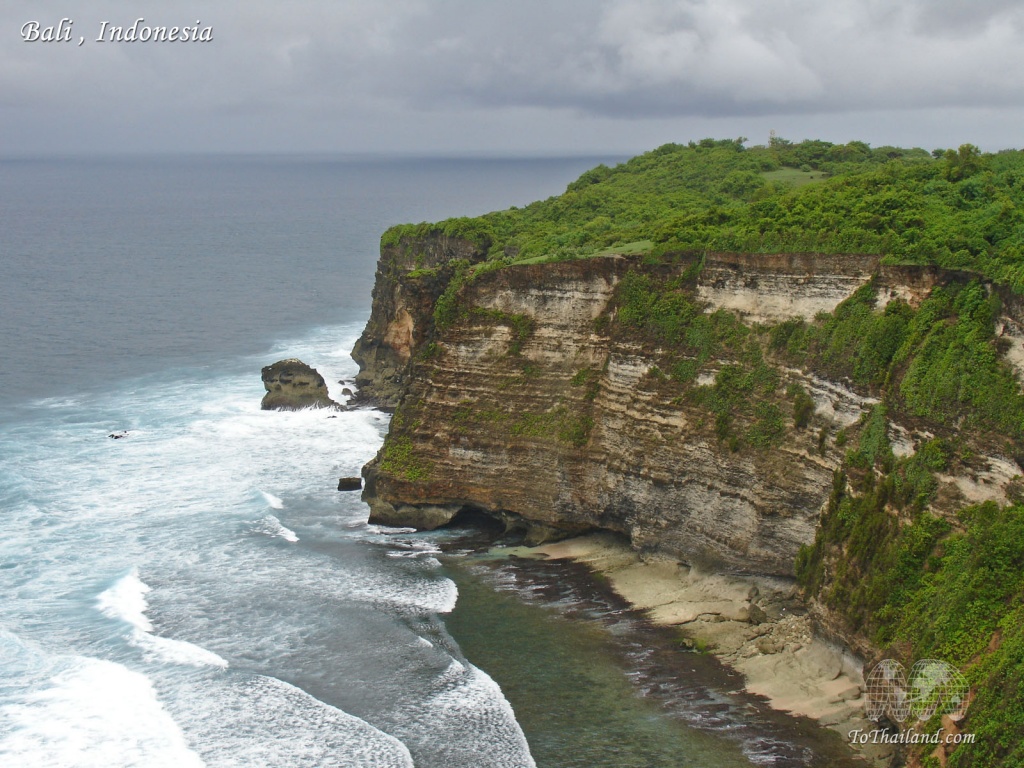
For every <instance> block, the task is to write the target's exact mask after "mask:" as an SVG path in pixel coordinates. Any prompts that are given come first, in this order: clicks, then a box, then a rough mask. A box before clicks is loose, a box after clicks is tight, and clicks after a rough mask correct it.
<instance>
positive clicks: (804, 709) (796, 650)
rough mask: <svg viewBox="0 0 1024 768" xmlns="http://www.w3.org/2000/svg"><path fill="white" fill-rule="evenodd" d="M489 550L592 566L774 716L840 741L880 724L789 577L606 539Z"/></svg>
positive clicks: (854, 670)
mask: <svg viewBox="0 0 1024 768" xmlns="http://www.w3.org/2000/svg"><path fill="white" fill-rule="evenodd" d="M493 551H494V553H495V554H498V555H504V556H510V557H520V558H537V559H551V560H560V559H569V560H572V561H575V562H578V563H582V564H584V565H586V566H588V567H589V568H590V569H591V570H592V571H593V572H594V573H595V574H597V575H598V577H599V578H602V579H607V581H608V584H609V585H610V586H611V588H612V589H613V590H614V591H615V592H616V593H617V594H618V595H620V596H621V597H622V598H623V599H624V600H626V601H627V602H628V603H629V605H631V606H632V607H634V608H636V609H638V610H641V611H643V613H644V614H645V615H646V616H647V617H648V618H649V619H650V621H651V622H652V623H653V624H655V625H657V626H663V627H674V628H677V629H678V630H679V631H680V633H681V634H682V635H683V638H684V642H687V643H688V644H690V645H691V647H693V648H694V649H696V650H701V651H706V652H709V653H712V654H714V656H715V657H716V658H718V659H719V660H720V661H722V662H723V663H724V664H726V665H727V666H728V667H730V668H732V669H734V670H736V671H737V672H738V673H740V674H741V675H742V676H743V680H744V689H745V690H746V691H747V692H749V693H752V694H756V695H759V696H763V697H764V698H765V699H767V701H768V702H769V703H770V705H771V706H772V707H773V708H775V709H777V710H780V711H784V712H788V713H790V714H793V715H801V716H805V717H809V718H811V719H813V720H815V721H817V722H818V723H820V724H821V725H822V726H825V727H827V728H829V729H831V730H833V731H835V732H837V733H838V734H839V735H840V736H841V737H842V738H843V739H844V740H845V739H847V738H848V734H849V733H850V731H853V730H857V729H862V730H864V731H871V730H873V729H875V728H877V727H878V725H877V724H876V723H874V722H872V721H870V720H868V719H866V718H865V717H864V702H863V685H864V678H863V676H862V673H861V669H862V662H861V661H860V660H859V659H857V658H856V657H855V656H854V655H853V654H851V653H850V652H848V651H846V650H845V649H843V648H840V647H839V646H837V645H836V644H834V643H831V642H829V641H827V640H825V639H823V638H821V637H820V636H818V635H816V634H815V632H814V628H813V626H812V620H811V617H810V616H809V615H808V613H807V610H806V607H805V605H804V604H803V602H802V601H801V600H800V598H799V597H798V595H797V593H796V588H795V586H794V584H793V583H792V581H791V580H786V579H779V578H772V577H755V576H739V575H726V574H722V573H711V572H703V571H701V570H699V569H697V568H693V567H688V566H685V565H683V564H681V563H679V562H678V561H676V560H672V559H669V558H664V557H655V558H649V559H644V558H641V556H640V555H639V554H638V553H637V552H636V551H635V550H633V549H632V548H631V547H630V546H629V544H628V542H626V541H624V540H623V539H622V538H621V537H618V536H615V535H612V534H604V533H596V534H590V535H586V536H580V537H577V538H573V539H567V540H565V541H561V542H558V543H554V544H546V545H541V546H538V547H513V548H498V549H496V550H493ZM857 749H858V751H859V753H860V754H861V755H862V756H863V757H864V758H865V759H866V760H868V761H869V762H870V763H871V764H873V765H876V766H884V765H888V764H889V762H890V760H891V758H892V754H893V750H892V748H891V747H888V746H886V745H881V744H879V745H873V744H864V745H858V747H857Z"/></svg>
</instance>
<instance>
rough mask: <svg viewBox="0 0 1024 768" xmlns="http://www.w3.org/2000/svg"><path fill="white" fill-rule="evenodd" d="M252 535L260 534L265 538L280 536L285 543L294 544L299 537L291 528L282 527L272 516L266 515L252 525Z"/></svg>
mask: <svg viewBox="0 0 1024 768" xmlns="http://www.w3.org/2000/svg"><path fill="white" fill-rule="evenodd" d="M252 532H253V533H262V534H264V535H266V536H280V537H281V538H282V539H284V540H285V541H290V542H293V543H294V542H296V541H298V540H299V536H298V534H297V533H295V531H293V530H292V529H291V528H288V527H286V526H284V525H283V524H282V523H281V521H280V520H278V519H277V518H276V517H274V516H273V515H266V516H265V517H263V518H261V519H259V520H257V521H256V522H255V523H253V524H252Z"/></svg>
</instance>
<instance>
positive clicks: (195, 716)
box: [180, 675, 413, 768]
mask: <svg viewBox="0 0 1024 768" xmlns="http://www.w3.org/2000/svg"><path fill="white" fill-rule="evenodd" d="M180 696H181V700H182V707H183V710H184V712H185V713H186V714H183V717H182V726H183V728H185V730H186V732H187V733H188V735H189V737H190V739H191V740H192V742H193V743H194V744H196V745H197V747H196V748H197V749H198V750H199V752H200V754H201V755H202V757H203V759H204V760H206V762H207V763H208V764H210V765H211V766H212V765H216V766H223V767H224V768H227V767H228V766H239V768H249V766H253V765H272V766H275V768H290V767H291V766H295V767H296V768H298V767H299V766H325V765H329V766H332V767H337V768H413V759H412V755H411V754H410V753H409V750H408V749H407V748H406V746H405V744H403V743H402V742H401V741H399V740H398V739H397V738H395V737H394V736H391V735H389V734H387V733H385V732H384V731H382V730H380V729H378V728H376V727H374V726H373V725H371V724H370V723H368V722H366V721H365V720H362V719H361V718H358V717H356V716H354V715H350V714H349V713H347V712H344V711H342V710H340V709H338V708H336V707H332V706H330V705H329V704H325V703H324V702H322V701H320V700H319V699H316V698H314V697H313V696H310V695H309V694H308V693H306V692H305V691H303V690H301V689H299V688H297V687H295V686H294V685H290V684H289V683H286V682H283V681H282V680H278V679H276V678H273V677H266V676H263V675H253V676H251V677H247V678H245V679H240V680H232V681H227V682H226V684H224V685H222V686H216V687H210V686H209V685H208V684H203V687H202V688H199V689H197V690H195V691H194V692H190V691H188V690H183V691H182V692H181V693H180Z"/></svg>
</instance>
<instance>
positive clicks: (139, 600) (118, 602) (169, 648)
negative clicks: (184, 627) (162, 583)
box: [96, 568, 228, 668]
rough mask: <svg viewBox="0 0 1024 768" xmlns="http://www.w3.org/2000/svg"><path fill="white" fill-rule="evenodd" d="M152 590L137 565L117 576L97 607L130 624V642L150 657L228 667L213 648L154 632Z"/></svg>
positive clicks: (172, 661)
mask: <svg viewBox="0 0 1024 768" xmlns="http://www.w3.org/2000/svg"><path fill="white" fill-rule="evenodd" d="M149 591H150V587H149V585H148V584H146V583H145V582H144V581H142V579H140V578H139V571H138V569H137V568H132V569H131V570H130V571H129V572H128V573H127V574H125V575H124V576H122V577H121V578H120V579H118V580H117V582H116V583H115V584H114V586H112V587H110V588H109V589H107V590H104V591H103V592H101V593H100V594H99V595H98V596H97V598H96V607H97V608H98V609H99V611H100V613H102V614H103V615H104V616H107V617H109V618H111V619H118V620H120V621H124V622H127V623H128V624H129V625H131V627H132V631H131V633H130V635H129V638H128V642H129V643H130V644H131V645H133V646H135V647H136V648H139V649H141V650H142V651H143V652H144V654H145V657H146V659H147V661H163V662H169V663H171V664H185V665H188V666H192V667H206V666H209V667H221V668H227V666H228V662H227V660H226V659H224V658H222V657H220V656H218V655H217V654H216V653H214V652H213V651H208V650H206V649H205V648H202V647H200V646H198V645H195V644H194V643H189V642H186V641H185V640H175V639H173V638H170V637H160V636H159V635H154V634H151V633H152V632H153V623H152V622H151V621H150V620H149V617H147V616H146V611H147V610H148V608H149V604H148V603H147V602H146V594H147V593H148V592H149Z"/></svg>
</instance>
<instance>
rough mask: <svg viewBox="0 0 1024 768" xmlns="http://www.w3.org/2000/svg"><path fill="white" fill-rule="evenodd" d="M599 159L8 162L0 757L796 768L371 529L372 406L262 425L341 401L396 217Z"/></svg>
mask: <svg viewBox="0 0 1024 768" xmlns="http://www.w3.org/2000/svg"><path fill="white" fill-rule="evenodd" d="M603 160H605V161H606V162H608V159H607V158H604V159H603ZM597 161H598V159H578V158H577V159H563V160H559V159H543V160H414V159H395V160H387V159H365V158H363V159H358V158H356V159H352V158H348V159H346V158H330V157H322V158H318V157H270V158H264V157H253V158H246V157H228V158H212V157H211V158H206V157H183V158H175V157H163V158H132V159H102V158H91V159H60V160H52V159H51V160H17V161H11V160H7V161H0V205H2V213H0V216H2V219H0V259H2V264H3V271H2V274H3V279H2V280H0V344H2V348H0V359H2V362H3V365H2V366H0V399H2V400H0V405H2V409H0V414H2V415H0V511H2V521H3V534H4V535H3V536H2V537H0V594H3V595H4V598H3V600H2V601H0V765H4V766H7V765H10V766H19V767H28V768H33V767H36V766H38V767H40V768H43V767H46V768H49V767H50V766H73V767H75V768H78V767H83V768H84V767H85V766H104V767H105V768H118V767H119V766H140V767H145V768H153V767H154V766H155V767H157V768H159V767H160V766H167V768H181V767H182V766H203V765H206V766H245V767H246V768H248V767H249V766H274V767H275V768H279V767H290V766H295V767H296V768H298V767H302V768H314V767H317V768H319V767H321V766H351V767H353V768H363V767H364V766H366V767H370V768H378V767H379V768H400V767H405V766H412V765H415V766H417V768H487V767H489V766H494V767H504V766H509V767H512V766H515V767H519V766H527V767H528V766H533V765H541V766H545V767H547V766H551V767H552V768H557V767H559V766H566V768H568V766H574V765H580V764H581V763H580V762H579V759H578V758H570V757H566V756H571V755H574V754H575V755H586V756H587V764H588V765H590V766H595V767H598V766H607V768H612V767H613V766H624V765H633V764H639V763H637V762H636V760H638V759H643V760H647V763H646V764H647V765H651V766H658V765H665V766H675V765H694V764H700V765H704V766H710V767H711V768H714V767H715V766H734V765H748V764H763V765H789V764H797V763H792V762H788V763H787V762H781V763H780V762H778V761H777V760H776V758H780V759H781V758H785V759H786V760H789V759H790V757H792V756H793V755H795V756H796V757H797V758H799V759H803V758H802V757H801V756H802V755H804V752H803V751H802V750H804V749H805V747H806V745H805V736H804V734H803V733H802V731H801V730H800V729H799V728H797V729H796V730H789V731H787V730H786V728H781V730H780V728H779V727H777V726H776V725H774V724H772V723H770V722H768V721H766V720H765V718H764V717H763V716H762V715H756V716H751V717H750V718H749V719H748V718H746V716H745V714H744V711H743V710H742V709H738V710H732V709H731V710H729V717H730V718H732V719H731V720H728V718H727V720H728V722H730V723H732V724H733V725H734V726H735V728H734V729H732V730H735V731H736V732H737V733H742V734H743V736H742V737H741V738H737V737H736V735H735V733H733V732H732V730H731V729H730V728H723V729H716V728H706V727H704V726H703V725H702V724H700V723H691V722H688V721H687V720H686V718H682V719H679V718H678V717H677V716H676V715H675V714H673V710H672V698H671V697H668V698H666V697H658V696H653V697H652V696H651V695H649V692H647V691H646V690H645V688H644V687H643V686H642V685H640V686H638V685H636V684H635V683H634V682H631V679H632V678H631V675H634V674H635V673H636V672H637V670H639V669H640V668H641V665H640V663H639V662H638V661H637V662H636V663H634V661H636V660H634V661H631V660H630V657H629V656H628V655H627V656H621V654H619V655H616V654H618V651H616V650H615V647H614V645H613V646H609V645H608V643H607V642H606V640H607V639H608V638H609V637H611V636H612V635H613V634H614V627H612V628H608V627H604V626H601V625H595V624H588V623H586V622H585V621H582V620H581V618H582V617H579V616H575V615H573V614H572V613H571V612H570V613H567V614H565V615H553V614H551V612H550V611H549V610H548V609H547V608H545V607H544V606H537V605H535V604H533V603H532V602H531V601H530V600H528V599H526V598H527V597H528V596H527V595H522V594H518V593H515V592H508V591H507V590H505V589H503V588H502V585H501V583H499V582H496V581H495V576H494V573H492V572H490V571H487V570H483V571H480V570H474V569H473V568H465V569H457V570H452V569H451V567H448V568H446V566H445V565H444V564H443V563H442V557H443V555H442V553H441V545H442V544H443V543H445V541H446V537H447V536H450V535H452V534H449V533H444V532H441V533H435V534H417V533H414V532H411V531H402V530H394V529H385V528H379V527H377V526H372V525H368V524H367V508H366V506H365V505H364V504H363V503H362V502H361V501H360V499H359V496H358V494H351V493H348V494H345V493H339V492H338V491H337V490H335V488H336V485H337V478H338V477H339V476H343V475H345V476H347V475H357V474H359V471H360V468H361V467H362V465H363V464H364V463H365V462H366V461H368V460H369V459H370V458H371V457H372V456H373V455H374V454H375V453H376V451H377V450H378V448H379V446H380V444H381V441H382V439H383V435H384V434H385V432H386V430H387V425H388V416H387V415H386V414H383V413H379V412H376V411H373V410H355V411H345V412H337V413H333V412H327V411H316V410H307V411H299V412H292V413H281V412H265V411H261V410H260V408H259V402H260V399H261V396H262V394H263V387H262V383H261V381H260V368H261V367H262V366H264V365H267V364H269V363H271V362H273V361H275V360H278V359H281V358H284V357H299V358H301V359H303V360H305V361H306V362H308V363H310V364H311V365H313V366H315V367H316V368H317V369H318V370H320V372H321V373H323V374H324V376H325V378H326V379H327V381H328V383H329V387H330V388H331V391H332V395H333V396H334V397H335V398H336V399H339V400H344V399H345V398H344V395H342V394H341V389H342V386H343V385H342V384H341V383H340V382H341V381H344V380H348V379H350V378H351V377H353V376H354V375H355V373H356V367H355V365H354V363H353V362H352V360H351V358H350V356H349V352H350V350H351V348H352V345H353V343H354V342H355V340H356V338H357V337H358V334H359V332H360V331H361V329H362V326H363V324H364V323H365V320H366V317H367V314H368V311H369V302H370V290H371V288H372V281H373V274H374V268H375V263H376V259H377V244H378V239H379V236H380V233H381V231H382V230H383V229H384V228H385V227H387V226H389V225H391V224H393V223H396V222H402V221H410V220H411V221H417V220H426V219H430V220H432V219H439V218H443V217H446V216H453V215H462V214H473V213H481V212H484V211H486V210H489V209H494V208H501V207H506V206H508V205H512V204H516V205H521V204H524V203H527V202H529V201H531V200H533V199H537V198H541V197H545V196H548V195H552V194H556V193H558V192H560V191H561V190H563V189H564V187H565V185H566V184H567V183H568V182H569V181H571V180H573V179H574V178H575V177H576V176H577V175H578V174H579V173H580V172H581V171H583V170H585V169H586V168H588V167H590V166H592V165H593V164H595V163H596V162H597ZM110 435H122V437H119V438H118V439H112V438H111V437H110ZM556 581H557V580H556ZM474 617H476V618H474ZM549 622H554V624H552V625H551V626H549V624H548V623H549ZM474 623H476V624H478V625H479V630H480V631H479V632H477V633H476V634H474V633H473V632H467V631H466V627H467V624H468V625H473V624H474ZM552 626H553V627H554V629H552V628H551V627H552ZM501 637H506V638H508V639H509V642H507V643H506V644H504V645H503V644H502V643H501V642H500V638H501ZM522 638H535V639H534V640H531V641H530V642H529V643H527V644H525V645H524V644H523V642H520V641H521V640H522ZM513 640H515V642H513ZM560 659H564V660H565V661H566V663H567V665H568V666H567V667H566V670H568V671H567V672H566V673H565V674H563V675H562V676H561V682H560V688H559V690H560V691H561V692H562V693H563V694H564V695H565V696H566V697H568V698H566V699H564V700H561V699H560V700H557V701H556V704H557V705H558V706H559V707H563V708H564V707H567V706H568V705H563V704H562V703H561V702H562V701H576V702H582V704H579V705H578V706H577V705H573V706H574V707H575V712H576V714H575V715H574V719H573V720H571V721H566V720H565V719H558V718H548V719H547V720H546V721H545V719H544V718H543V716H542V715H543V712H544V708H545V707H549V706H551V703H550V700H549V699H546V698H544V696H542V695H541V694H543V693H544V686H543V685H541V686H538V685H537V683H536V680H537V678H536V676H535V675H533V674H532V673H533V672H538V673H539V674H541V675H542V677H543V678H545V679H554V678H556V677H558V675H559V671H558V670H559V667H558V664H559V660H560ZM524 660H525V661H526V665H525V666H524ZM578 668H586V669H593V670H594V675H593V676H592V677H587V676H580V675H576V674H571V673H570V672H571V671H572V670H575V669H578ZM517 669H519V670H522V672H523V674H522V675H519V674H518V673H517ZM527 672H530V674H527ZM665 685H666V686H667V688H668V689H671V690H673V691H677V692H678V696H680V697H682V698H683V699H686V698H687V697H689V696H691V693H692V692H693V691H698V692H700V691H706V690H708V682H707V681H706V680H702V681H698V680H697V679H696V678H694V679H688V678H687V677H686V676H685V675H683V676H682V677H678V678H672V679H671V680H670V681H667V682H666V683H665ZM506 689H508V694H506ZM693 695H697V696H698V698H699V697H700V696H703V695H704V694H703V693H699V694H693ZM716 695H717V694H716ZM573 697H575V698H573ZM612 699H614V700H615V701H617V702H618V703H619V704H620V705H621V706H620V709H621V712H617V713H616V712H611V711H610V710H609V708H608V707H609V701H610V700H612ZM583 704H585V706H584V705H583ZM600 734H604V735H605V736H604V738H605V742H602V741H601V739H599V738H598V735H600ZM609 735H613V740H614V741H615V742H616V743H621V744H622V750H616V749H612V748H610V747H608V748H601V749H596V748H595V745H598V744H602V743H606V742H608V738H607V737H608V736H609ZM776 743H778V745H777V746H773V745H776ZM765 745H768V746H769V747H770V749H768V751H765V750H764V749H762V748H763V747H765ZM627 747H628V750H627ZM759 750H760V751H759ZM808 754H813V753H808ZM627 759H628V760H632V761H633V762H627ZM808 759H812V758H808ZM695 760H696V761H697V762H694V761H695ZM804 764H807V765H813V764H814V763H813V762H810V763H808V762H805V763H804Z"/></svg>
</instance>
